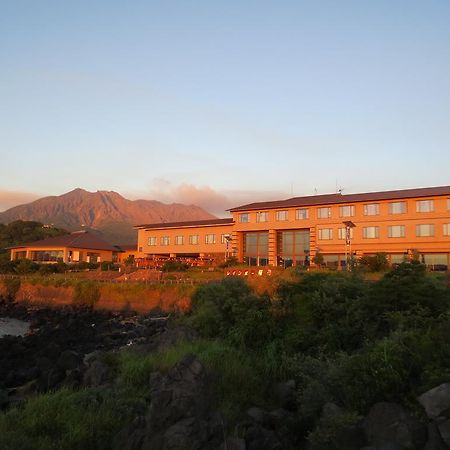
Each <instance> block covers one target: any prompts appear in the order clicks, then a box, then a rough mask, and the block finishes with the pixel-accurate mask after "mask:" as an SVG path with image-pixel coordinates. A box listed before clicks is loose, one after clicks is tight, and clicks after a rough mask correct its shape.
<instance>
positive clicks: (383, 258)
mask: <svg viewBox="0 0 450 450" xmlns="http://www.w3.org/2000/svg"><path fill="white" fill-rule="evenodd" d="M359 264H360V265H361V266H363V267H365V268H366V269H367V270H369V272H384V271H386V270H388V269H389V261H388V258H387V255H386V253H376V254H375V255H374V256H363V257H362V258H360V260H359Z"/></svg>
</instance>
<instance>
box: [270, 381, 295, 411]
mask: <svg viewBox="0 0 450 450" xmlns="http://www.w3.org/2000/svg"><path fill="white" fill-rule="evenodd" d="M273 398H274V400H275V402H276V404H277V406H279V407H280V408H283V409H287V410H289V411H295V410H296V409H297V399H296V393H295V381H294V380H289V381H286V382H285V383H277V384H276V385H275V386H274V388H273Z"/></svg>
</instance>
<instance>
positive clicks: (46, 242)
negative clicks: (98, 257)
mask: <svg viewBox="0 0 450 450" xmlns="http://www.w3.org/2000/svg"><path fill="white" fill-rule="evenodd" d="M21 247H38V248H50V247H62V248H65V247H71V248H85V249H89V250H107V251H108V250H110V251H113V252H117V251H120V250H119V249H118V248H117V247H116V246H114V245H111V244H109V243H108V242H106V241H104V240H103V239H102V238H100V237H99V236H97V235H95V234H93V233H89V232H88V231H75V232H74V233H70V234H64V235H62V236H56V237H51V238H46V239H41V240H40V241H35V242H29V243H26V244H21V245H14V246H12V247H10V248H21Z"/></svg>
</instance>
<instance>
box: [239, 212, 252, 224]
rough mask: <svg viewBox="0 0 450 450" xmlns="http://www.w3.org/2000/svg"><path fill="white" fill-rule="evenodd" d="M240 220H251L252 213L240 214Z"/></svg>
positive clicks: (246, 221) (244, 221) (242, 221)
mask: <svg viewBox="0 0 450 450" xmlns="http://www.w3.org/2000/svg"><path fill="white" fill-rule="evenodd" d="M239 222H240V223H248V222H250V214H249V213H243V214H239Z"/></svg>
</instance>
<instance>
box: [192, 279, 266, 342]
mask: <svg viewBox="0 0 450 450" xmlns="http://www.w3.org/2000/svg"><path fill="white" fill-rule="evenodd" d="M191 304H192V311H191V317H190V323H191V324H192V325H193V326H194V328H196V329H197V330H198V331H199V332H200V334H201V335H202V336H204V337H221V338H225V339H229V340H230V341H231V342H233V343H234V344H235V345H238V346H243V347H248V348H254V347H259V346H261V345H263V344H264V343H266V342H268V341H269V340H270V339H271V337H273V335H274V331H275V327H274V325H275V324H274V319H273V316H272V314H271V302H270V299H269V298H268V297H267V296H264V295H263V296H257V295H256V294H254V293H253V292H252V291H251V289H250V288H249V286H248V285H247V284H246V282H245V281H244V280H242V279H241V278H236V277H230V278H225V279H223V280H222V281H220V282H217V283H210V284H206V285H203V286H200V287H199V288H198V289H197V291H196V292H195V293H194V295H193V296H192V302H191Z"/></svg>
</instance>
